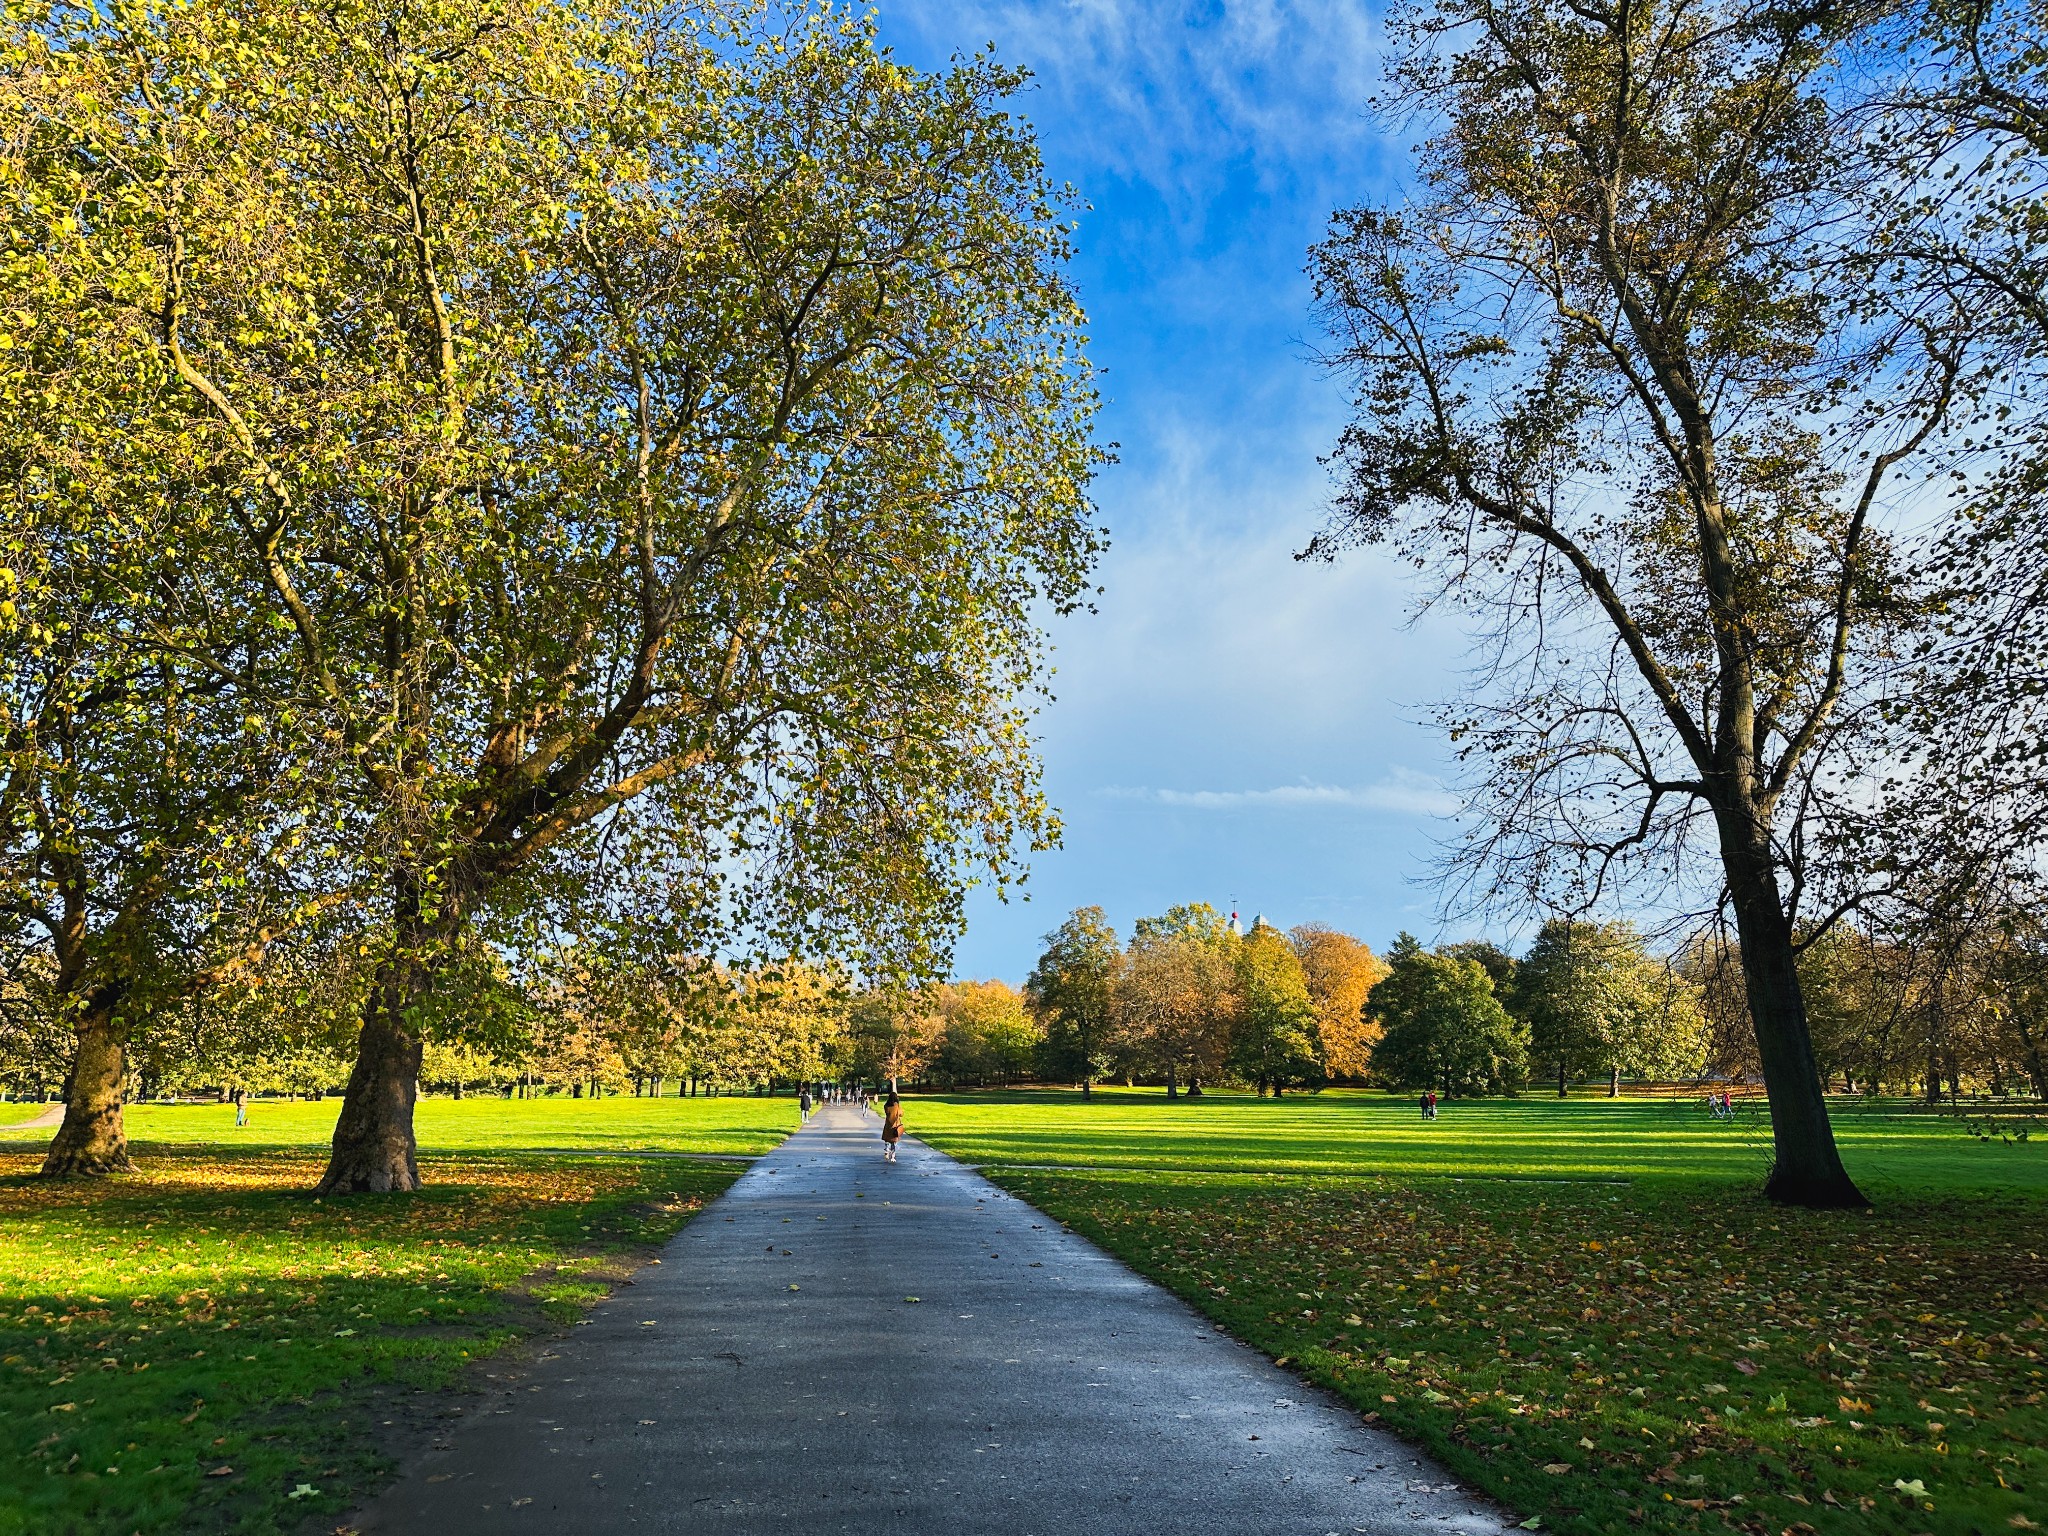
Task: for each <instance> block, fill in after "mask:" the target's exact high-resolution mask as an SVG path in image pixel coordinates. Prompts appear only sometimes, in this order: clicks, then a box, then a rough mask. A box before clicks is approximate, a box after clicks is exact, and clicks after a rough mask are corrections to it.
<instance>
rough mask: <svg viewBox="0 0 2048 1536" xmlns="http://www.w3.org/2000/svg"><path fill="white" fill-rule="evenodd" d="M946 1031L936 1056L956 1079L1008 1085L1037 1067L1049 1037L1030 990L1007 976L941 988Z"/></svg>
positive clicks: (940, 1074) (941, 1073)
mask: <svg viewBox="0 0 2048 1536" xmlns="http://www.w3.org/2000/svg"><path fill="white" fill-rule="evenodd" d="M937 1005H938V1012H939V1017H940V1018H941V1019H942V1020H943V1021H944V1035H943V1037H942V1038H941V1040H940V1043H939V1049H938V1052H937V1054H936V1056H935V1057H934V1058H933V1061H932V1072H933V1075H934V1076H935V1077H937V1078H938V1079H940V1080H941V1081H944V1082H950V1083H955V1084H959V1083H972V1084H974V1085H975V1086H977V1087H985V1086H987V1085H988V1084H990V1083H995V1084H999V1085H1007V1084H1009V1083H1012V1082H1015V1081H1016V1080H1017V1079H1019V1078H1021V1077H1026V1076H1028V1075H1029V1074H1030V1072H1031V1065H1032V1060H1033V1057H1034V1056H1035V1055H1036V1054H1037V1051H1038V1047H1039V1045H1040V1044H1041V1043H1042V1040H1043V1036H1042V1035H1041V1034H1040V1032H1039V1028H1038V1025H1037V1024H1036V1022H1035V1021H1034V1020H1033V1019H1032V1016H1031V1013H1030V1011H1029V1010H1028V1009H1027V1008H1026V1007H1025V1004H1024V994H1023V993H1021V992H1019V991H1018V990H1017V989H1016V988H1015V987H1012V986H1011V985H1009V983H1007V982H1002V981H954V982H948V983H946V985H944V986H942V987H940V988H938V989H937Z"/></svg>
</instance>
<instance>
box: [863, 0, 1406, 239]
mask: <svg viewBox="0 0 2048 1536" xmlns="http://www.w3.org/2000/svg"><path fill="white" fill-rule="evenodd" d="M882 14H883V18H884V21H885V23H889V24H891V25H892V26H893V27H907V28H908V29H910V30H911V31H913V32H914V33H916V34H917V35H918V36H919V37H920V39H921V40H923V41H924V42H925V43H926V44H927V45H928V46H932V47H934V48H938V49H957V48H958V47H959V46H960V41H961V40H962V39H965V38H975V39H977V40H985V41H988V42H993V43H994V44H995V46H996V51H997V56H998V57H1000V58H1002V59H1004V60H1005V61H1007V62H1012V63H1021V64H1024V65H1026V66H1028V67H1030V68H1031V69H1032V70H1033V71H1034V72H1035V73H1036V75H1037V76H1038V80H1039V88H1040V91H1041V93H1042V95H1041V97H1040V102H1039V104H1037V105H1027V108H1026V110H1027V111H1028V112H1029V113H1030V115H1031V116H1032V117H1034V118H1036V119H1038V120H1039V121H1040V122H1041V123H1046V124H1048V126H1050V122H1049V120H1050V119H1053V118H1055V117H1056V118H1057V120H1058V123H1057V134H1058V136H1059V137H1060V138H1062V139H1064V140H1066V141H1067V142H1068V143H1071V144H1074V145H1075V146H1077V147H1078V146H1082V145H1085V146H1087V148H1088V150H1089V151H1090V158H1091V159H1093V160H1095V161H1096V162H1097V163H1098V164H1100V165H1102V166H1103V167H1105V168H1107V169H1109V170H1111V171H1113V172H1114V173H1116V174H1118V175H1122V176H1128V177H1131V178H1133V179H1136V180H1140V181H1143V182H1146V183H1148V184H1150V185H1152V186H1153V187H1155V188H1157V189H1159V190H1160V191H1162V192H1164V193H1166V194H1168V196H1169V197H1170V198H1172V199H1173V200H1174V201H1175V202H1176V204H1177V205H1178V206H1177V207H1176V209H1175V212H1176V215H1177V216H1180V217H1185V216H1187V215H1188V214H1189V213H1191V212H1192V211H1193V208H1194V206H1195V205H1196V204H1198V203H1199V202H1200V200H1201V197H1202V191H1203V189H1205V188H1208V187H1211V186H1213V185H1214V184H1215V183H1216V181H1217V180H1218V179H1220V178H1222V177H1225V176H1227V175H1229V174H1230V171H1231V168H1232V165H1233V162H1235V163H1237V164H1248V165H1249V166H1250V167H1251V168H1252V170H1253V172H1254V174H1255V175H1256V176H1257V177H1258V178H1259V180H1260V181H1261V182H1264V183H1268V184H1270V183H1272V182H1274V181H1276V180H1277V181H1282V182H1295V181H1297V180H1298V179H1299V178H1300V177H1301V176H1302V174H1303V173H1304V172H1307V173H1308V174H1310V175H1311V176H1313V175H1316V174H1317V173H1319V172H1321V171H1323V170H1325V169H1326V165H1327V162H1328V161H1329V160H1330V159H1333V158H1334V159H1340V160H1341V159H1345V158H1348V157H1349V155H1351V154H1352V153H1355V152H1356V150H1357V148H1358V147H1359V145H1360V141H1361V140H1366V139H1369V138H1371V137H1372V134H1371V132H1370V130H1369V129H1368V128H1367V127H1366V125H1365V122H1364V118H1363V114H1364V110H1365V107H1366V96H1367V94H1368V93H1369V91H1370V89H1371V87H1372V83H1373V81H1374V80H1375V79H1376V78H1377V75H1378V64H1379V40H1378V37H1377V36H1376V29H1375V28H1374V27H1373V26H1372V24H1371V19H1370V16H1369V14H1368V12H1367V9H1366V7H1365V6H1364V5H1363V4H1361V3H1359V0H1204V3H1196V0H1183V3H1181V4H1174V3H1172V0H884V4H883V6H882ZM1084 191H1085V188H1084ZM1183 198H1186V199H1188V201H1185V202H1183V201H1181V200H1182V199H1183Z"/></svg>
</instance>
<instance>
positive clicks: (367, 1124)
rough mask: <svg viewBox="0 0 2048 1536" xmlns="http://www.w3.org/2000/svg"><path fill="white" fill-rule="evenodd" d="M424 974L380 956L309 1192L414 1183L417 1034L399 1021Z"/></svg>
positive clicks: (390, 1188) (380, 1189) (407, 1187)
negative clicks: (323, 1165) (320, 1171)
mask: <svg viewBox="0 0 2048 1536" xmlns="http://www.w3.org/2000/svg"><path fill="white" fill-rule="evenodd" d="M424 983H425V978H424V976H423V975H422V974H421V973H420V971H419V970H418V968H417V966H416V965H415V964H413V963H411V962H410V961H409V959H408V958H406V957H402V956H401V957H400V958H397V959H393V960H390V961H387V962H386V963H385V966H384V974H383V975H381V976H379V977H378V979H377V985H376V986H375V987H374V988H372V989H371V993H370V1003H369V1007H368V1009H367V1010H366V1011H365V1014H364V1018H363V1031H362V1034H361V1035H360V1036H359V1037H358V1039H357V1041H356V1064H355V1069H354V1070H353V1071H351V1072H350V1073H349V1076H348V1092H347V1094H346V1095H345V1096H344V1097H343V1099H342V1101H341V1117H340V1118H339V1119H338V1120H336V1121H335V1124H334V1150H333V1153H332V1155H331V1156H330V1157H329V1158H328V1160H327V1172H326V1174H325V1175H323V1176H322V1178H321V1180H320V1183H319V1186H318V1188H317V1189H316V1191H315V1193H317V1194H321V1195H350V1194H365V1193H369V1194H380V1195H381V1194H387V1193H391V1192H394V1191H397V1192H409V1191H411V1190H415V1189H418V1188H419V1187H420V1167H419V1144H418V1142H417V1141H416V1140H415V1139H414V1137H413V1128H412V1112H413V1105H414V1103H415V1102H416V1101H417V1100H418V1098H419V1079H420V1040H419V1037H418V1036H417V1035H415V1034H414V1033H413V1032H412V1030H411V1029H410V1028H408V1027H407V1025H406V1022H405V1016H406V1013H407V1011H408V1009H409V1007H410V1005H411V1004H412V1003H413V1002H414V1001H416V999H417V994H418V992H419V991H420V990H421V989H422V988H423V987H424Z"/></svg>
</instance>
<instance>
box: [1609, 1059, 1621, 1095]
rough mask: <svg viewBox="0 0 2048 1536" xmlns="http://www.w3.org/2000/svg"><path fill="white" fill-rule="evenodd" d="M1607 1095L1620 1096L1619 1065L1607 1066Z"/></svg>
mask: <svg viewBox="0 0 2048 1536" xmlns="http://www.w3.org/2000/svg"><path fill="white" fill-rule="evenodd" d="M1607 1097H1609V1098H1610V1099H1618V1098H1620V1097H1621V1068H1619V1067H1609V1068H1608V1069H1607Z"/></svg>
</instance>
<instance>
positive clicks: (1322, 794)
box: [1096, 769, 1462, 816]
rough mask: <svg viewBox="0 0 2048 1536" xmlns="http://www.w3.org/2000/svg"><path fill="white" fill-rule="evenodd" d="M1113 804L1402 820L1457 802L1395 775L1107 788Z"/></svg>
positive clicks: (1416, 776)
mask: <svg viewBox="0 0 2048 1536" xmlns="http://www.w3.org/2000/svg"><path fill="white" fill-rule="evenodd" d="M1096 793H1097V794H1099V795H1101V796H1103V797H1104V798H1106V799H1112V800H1141V801H1146V802H1149V803H1151V804H1154V805H1165V806H1173V807H1176V808H1179V809H1184V810H1197V811H1236V810H1264V809H1268V808H1271V809H1276V810H1315V811H1321V810H1357V811H1390V812H1394V813H1396V814H1398V815H1404V816H1454V815H1456V814H1457V812H1458V809H1459V806H1460V805H1461V803H1462V802H1461V801H1460V800H1459V798H1458V796H1456V795H1455V794H1453V793H1452V792H1451V791H1450V790H1448V789H1446V788H1445V787H1444V786H1443V785H1442V784H1441V783H1439V782H1438V781H1437V780H1435V779H1433V778H1431V777H1429V776H1428V775H1427V774H1421V773H1414V772H1411V771H1404V770H1401V769H1395V770H1394V771H1393V772H1392V773H1391V774H1390V775H1389V776H1388V777H1387V778H1386V779H1384V780H1382V781H1381V782H1380V783H1377V784H1366V785H1359V786H1346V785H1341V784H1309V783H1302V784H1279V785H1275V786H1274V787H1273V788H1271V789H1148V788H1128V787H1122V786H1111V787H1108V788H1105V789H1100V790H1097V791H1096Z"/></svg>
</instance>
